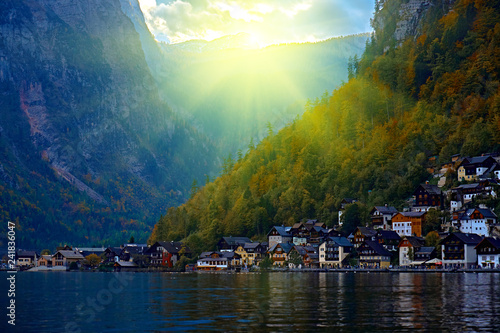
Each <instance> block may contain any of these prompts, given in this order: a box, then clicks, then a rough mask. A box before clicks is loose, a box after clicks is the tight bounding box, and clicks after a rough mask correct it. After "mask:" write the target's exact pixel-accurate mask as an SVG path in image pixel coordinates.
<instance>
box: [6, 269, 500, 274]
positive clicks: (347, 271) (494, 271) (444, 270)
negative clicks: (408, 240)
mask: <svg viewBox="0 0 500 333" xmlns="http://www.w3.org/2000/svg"><path fill="white" fill-rule="evenodd" d="M2 271H5V272H7V271H8V270H3V269H2V270H0V272H2ZM18 272H70V273H71V272H82V273H171V274H178V273H182V274H190V273H200V274H249V273H250V274H252V273H500V269H498V268H493V269H491V268H488V269H481V268H470V269H469V268H467V269H466V268H456V269H419V268H386V269H380V268H378V269H377V268H335V269H325V268H302V269H298V268H290V269H271V270H262V271H261V270H255V271H236V270H218V271H185V272H182V271H169V270H158V269H156V270H149V269H135V270H123V271H121V272H119V271H99V270H71V271H70V270H66V269H61V268H59V269H50V268H49V269H35V270H32V269H29V270H23V271H18Z"/></svg>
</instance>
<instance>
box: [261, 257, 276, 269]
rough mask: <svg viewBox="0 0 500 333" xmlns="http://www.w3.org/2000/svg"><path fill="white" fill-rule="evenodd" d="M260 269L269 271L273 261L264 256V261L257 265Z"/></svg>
mask: <svg viewBox="0 0 500 333" xmlns="http://www.w3.org/2000/svg"><path fill="white" fill-rule="evenodd" d="M259 267H260V269H264V270H265V269H269V268H271V267H273V260H272V259H271V258H270V257H269V256H266V257H265V258H264V259H262V261H261V262H260V264H259Z"/></svg>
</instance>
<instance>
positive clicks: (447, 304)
mask: <svg viewBox="0 0 500 333" xmlns="http://www.w3.org/2000/svg"><path fill="white" fill-rule="evenodd" d="M112 278H113V275H112V274H99V273H90V274H89V273H61V274H59V273H49V274H43V273H42V274H37V273H32V274H29V273H28V274H19V275H18V286H19V289H20V292H19V294H18V296H17V299H16V301H17V302H18V305H19V306H18V317H17V318H18V323H19V326H18V327H17V328H19V329H21V330H20V331H22V332H65V331H67V330H66V328H65V326H64V324H65V323H67V322H76V323H77V324H78V325H77V327H78V328H80V329H81V332H142V331H148V332H156V331H158V332H162V331H194V330H202V331H210V330H216V331H240V332H249V331H250V332H251V331H253V332H263V331H268V332H292V331H339V332H358V331H370V332H377V331H408V330H413V329H417V330H422V331H480V330H486V331H495V330H496V329H498V327H500V319H499V314H500V274H495V273H492V274H486V273H483V274H453V273H421V274H418V273H399V274H397V273H263V274H164V273H158V274H142V273H139V274H134V275H133V280H131V282H130V284H129V285H128V286H127V288H126V289H125V290H124V291H123V292H121V293H119V294H116V295H114V298H113V299H112V300H110V302H109V304H106V305H105V306H103V310H102V311H99V312H96V313H95V318H93V320H92V321H86V318H84V317H81V316H80V315H79V314H78V311H77V310H76V309H75V306H76V305H77V304H78V303H79V302H82V301H85V300H86V299H87V298H89V297H95V296H96V295H98V294H99V292H100V291H101V290H103V289H105V288H106V287H107V286H108V285H109V281H110V280H111V279H112ZM4 280H5V279H1V280H0V281H1V282H0V288H3V290H6V289H5V287H6V285H5V282H4ZM4 324H5V322H2V323H0V331H2V332H4V331H5V330H4V327H3V326H1V325H4ZM16 326H17V325H16Z"/></svg>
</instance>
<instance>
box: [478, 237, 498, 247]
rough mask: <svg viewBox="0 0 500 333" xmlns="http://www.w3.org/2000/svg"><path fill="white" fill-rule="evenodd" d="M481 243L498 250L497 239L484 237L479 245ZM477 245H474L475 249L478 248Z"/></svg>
mask: <svg viewBox="0 0 500 333" xmlns="http://www.w3.org/2000/svg"><path fill="white" fill-rule="evenodd" d="M483 242H488V243H490V244H491V245H492V246H493V247H495V248H496V249H500V239H498V238H493V237H485V238H484V239H483V240H482V241H481V242H480V243H479V244H481V243H483ZM479 244H477V245H476V248H477V247H478V246H479Z"/></svg>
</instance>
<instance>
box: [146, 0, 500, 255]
mask: <svg viewBox="0 0 500 333" xmlns="http://www.w3.org/2000/svg"><path fill="white" fill-rule="evenodd" d="M378 5H379V10H378V12H377V13H376V15H375V17H374V20H373V25H374V28H375V34H374V36H373V37H372V39H371V41H370V43H369V44H368V46H367V49H366V51H365V53H364V55H363V57H362V59H361V61H360V62H359V63H356V64H353V69H354V70H356V72H357V75H356V77H354V78H352V79H351V80H350V81H349V82H348V83H346V84H345V85H344V86H342V87H341V88H339V89H337V90H335V91H334V92H333V94H332V95H328V96H326V95H324V96H323V98H322V99H321V100H318V101H317V102H316V103H314V104H313V105H311V106H310V108H309V109H308V111H307V112H306V113H305V114H304V115H303V116H302V117H301V118H300V119H298V120H296V121H294V122H293V123H292V124H291V125H290V126H287V127H285V128H284V129H282V130H281V131H280V132H278V133H277V134H271V135H269V136H268V137H267V138H265V139H264V140H262V142H261V143H260V144H259V145H258V146H257V147H256V148H255V149H252V150H250V151H249V152H248V153H247V155H246V156H245V157H244V158H242V159H241V160H239V161H238V162H237V163H236V164H235V165H234V167H233V168H232V169H231V168H228V169H227V173H226V174H225V175H223V176H221V177H219V178H218V179H217V180H215V182H213V183H210V184H208V185H206V186H205V187H203V188H201V189H200V190H199V191H198V193H196V195H194V196H193V198H192V199H191V200H189V201H188V202H187V203H186V204H184V205H182V206H180V207H178V208H170V209H169V211H168V213H167V215H166V216H163V217H162V218H161V219H160V220H159V222H158V223H157V224H156V226H155V229H154V231H153V233H152V235H151V237H150V241H154V240H159V239H161V240H165V239H173V240H176V239H181V238H185V239H186V241H187V242H188V244H189V245H190V246H191V247H192V248H194V249H202V248H208V247H209V246H213V245H214V244H215V242H216V241H217V239H218V238H219V237H220V236H222V235H233V236H234V235H241V236H250V237H262V235H264V234H265V233H266V232H267V231H268V230H269V227H270V226H271V225H273V224H286V225H291V224H292V223H294V222H297V221H299V220H300V219H302V218H319V219H320V220H321V221H322V222H325V223H327V224H328V225H330V226H332V225H334V224H335V223H336V221H337V210H338V206H339V204H340V201H341V200H342V198H344V197H357V198H358V199H360V200H361V201H362V202H365V203H366V204H367V205H373V204H376V205H383V204H384V203H390V204H392V205H395V206H397V207H398V208H402V207H403V206H404V205H405V201H406V199H407V198H408V197H409V196H410V195H411V193H412V192H413V190H414V189H415V187H416V186H417V185H418V184H419V183H420V182H422V181H424V180H426V179H428V178H429V174H428V172H427V171H426V167H427V166H429V163H434V162H429V159H428V157H430V156H438V159H437V160H436V162H435V163H439V162H440V160H441V161H442V162H447V161H449V157H450V156H451V155H452V154H456V153H461V154H463V155H476V154H481V153H484V152H494V151H499V150H500V136H499V133H500V131H499V130H500V108H499V105H500V104H499V101H500V89H499V87H500V81H499V77H498V73H499V70H500V58H499V55H500V44H499V41H500V3H499V1H479V0H478V1H470V0H461V1H456V2H455V1H446V2H443V1H437V0H436V1H426V0H419V1H417V0H411V1H402V0H387V1H379V2H378ZM412 8H417V10H413V9H412ZM405 22H406V23H405ZM408 22H410V23H411V24H410V23H408ZM403 28H404V29H403ZM402 31H403V32H402ZM452 180H453V178H451V177H450V178H449V179H448V181H452Z"/></svg>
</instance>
